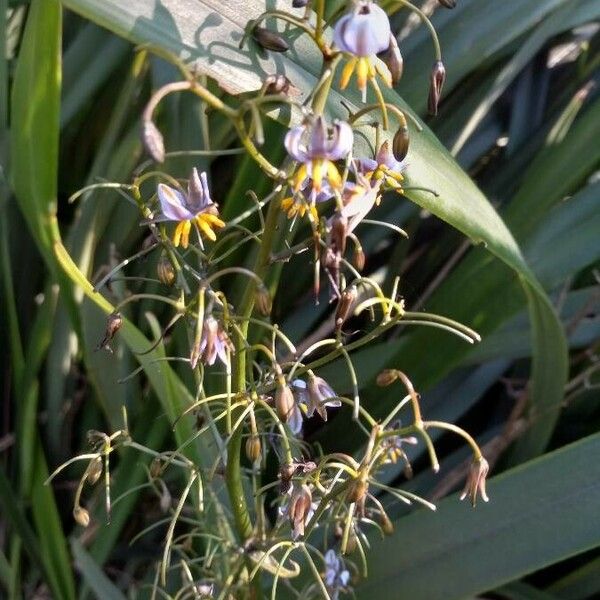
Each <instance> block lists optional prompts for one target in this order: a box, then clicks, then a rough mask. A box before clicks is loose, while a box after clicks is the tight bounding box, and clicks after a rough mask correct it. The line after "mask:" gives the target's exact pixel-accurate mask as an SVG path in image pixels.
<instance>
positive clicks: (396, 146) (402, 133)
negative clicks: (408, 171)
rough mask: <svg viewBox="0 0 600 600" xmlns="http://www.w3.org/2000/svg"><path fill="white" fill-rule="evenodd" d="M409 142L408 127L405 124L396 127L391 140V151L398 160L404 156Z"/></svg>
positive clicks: (401, 159)
mask: <svg viewBox="0 0 600 600" xmlns="http://www.w3.org/2000/svg"><path fill="white" fill-rule="evenodd" d="M409 142H410V138H409V137H408V127H407V126H406V125H401V126H400V127H398V131H396V133H395V134H394V139H393V140H392V153H393V155H394V158H395V159H396V160H397V161H398V162H401V161H403V160H404V159H405V158H406V155H407V154H408V145H409Z"/></svg>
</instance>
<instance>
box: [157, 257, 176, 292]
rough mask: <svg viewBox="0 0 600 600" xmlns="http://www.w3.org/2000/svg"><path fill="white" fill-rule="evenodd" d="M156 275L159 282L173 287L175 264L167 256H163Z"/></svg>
mask: <svg viewBox="0 0 600 600" xmlns="http://www.w3.org/2000/svg"><path fill="white" fill-rule="evenodd" d="M156 274H157V275H158V280H159V281H160V282H161V283H163V284H164V285H169V286H170V285H173V284H174V283H175V269H174V268H173V264H172V263H171V261H170V260H169V259H168V257H166V256H161V257H160V260H159V261H158V264H157V265H156Z"/></svg>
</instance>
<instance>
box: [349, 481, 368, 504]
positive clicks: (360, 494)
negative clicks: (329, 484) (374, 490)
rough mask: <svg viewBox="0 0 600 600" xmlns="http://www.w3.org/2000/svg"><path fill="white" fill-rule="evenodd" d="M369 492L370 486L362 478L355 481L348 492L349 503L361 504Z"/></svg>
mask: <svg viewBox="0 0 600 600" xmlns="http://www.w3.org/2000/svg"><path fill="white" fill-rule="evenodd" d="M368 490H369V484H368V483H367V482H366V481H365V480H364V479H363V478H362V477H360V478H358V479H355V480H354V481H353V483H352V484H351V485H350V489H349V490H348V502H360V501H361V500H362V499H363V498H364V497H365V495H366V494H367V491H368Z"/></svg>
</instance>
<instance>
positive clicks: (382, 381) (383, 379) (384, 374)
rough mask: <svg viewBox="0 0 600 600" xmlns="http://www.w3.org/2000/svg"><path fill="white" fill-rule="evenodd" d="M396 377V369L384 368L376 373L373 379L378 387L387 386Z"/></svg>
mask: <svg viewBox="0 0 600 600" xmlns="http://www.w3.org/2000/svg"><path fill="white" fill-rule="evenodd" d="M397 379H398V371H397V370H396V369H384V370H383V371H381V373H379V375H377V379H376V380H375V381H376V383H377V385H378V386H379V387H387V386H388V385H392V383H394V381H396V380H397Z"/></svg>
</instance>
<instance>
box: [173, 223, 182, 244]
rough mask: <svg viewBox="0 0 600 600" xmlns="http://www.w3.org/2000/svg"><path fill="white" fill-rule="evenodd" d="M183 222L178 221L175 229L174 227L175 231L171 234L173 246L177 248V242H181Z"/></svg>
mask: <svg viewBox="0 0 600 600" xmlns="http://www.w3.org/2000/svg"><path fill="white" fill-rule="evenodd" d="M184 223H185V221H180V222H179V223H177V227H175V231H174V232H173V246H175V247H176V248H177V246H179V242H180V240H181V234H182V232H183V224H184Z"/></svg>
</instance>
